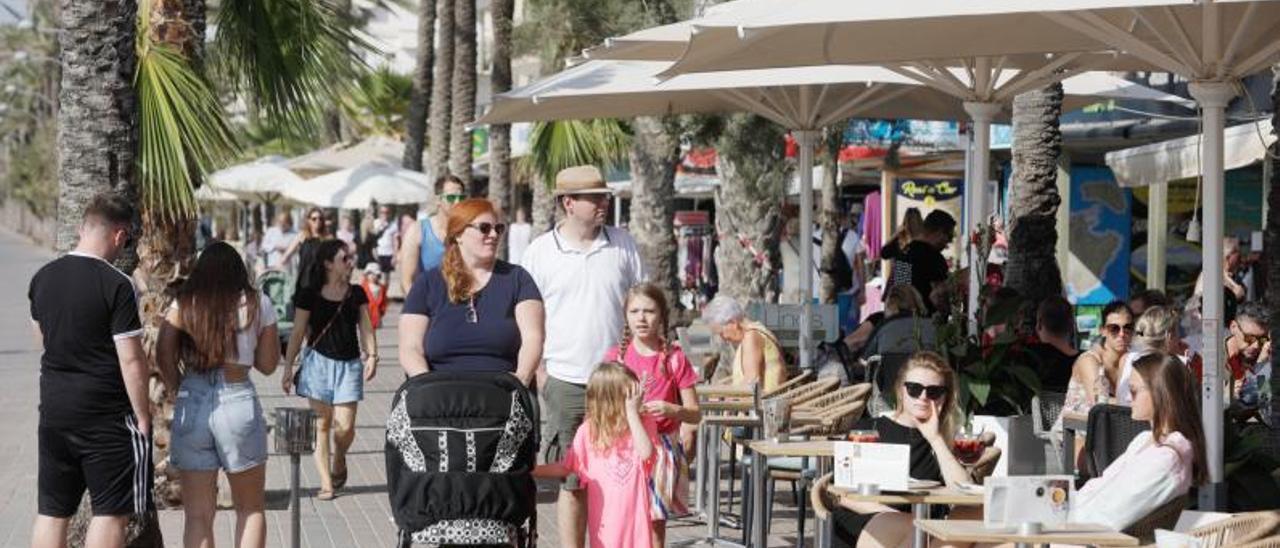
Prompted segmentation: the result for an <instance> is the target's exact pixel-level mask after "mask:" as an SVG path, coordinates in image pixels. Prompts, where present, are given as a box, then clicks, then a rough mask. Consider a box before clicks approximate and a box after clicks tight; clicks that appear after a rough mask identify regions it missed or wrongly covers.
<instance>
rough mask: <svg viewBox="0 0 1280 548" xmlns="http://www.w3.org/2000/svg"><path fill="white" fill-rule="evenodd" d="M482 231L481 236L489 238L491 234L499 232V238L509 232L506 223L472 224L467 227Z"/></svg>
mask: <svg viewBox="0 0 1280 548" xmlns="http://www.w3.org/2000/svg"><path fill="white" fill-rule="evenodd" d="M467 226H469V227H471V228H474V229H476V230H479V231H480V234H482V235H485V236H488V235H489V233H490V232H497V233H498V235H499V236H501V235H502V233H503V232H506V231H507V225H506V224H504V223H472V224H469V225H467Z"/></svg>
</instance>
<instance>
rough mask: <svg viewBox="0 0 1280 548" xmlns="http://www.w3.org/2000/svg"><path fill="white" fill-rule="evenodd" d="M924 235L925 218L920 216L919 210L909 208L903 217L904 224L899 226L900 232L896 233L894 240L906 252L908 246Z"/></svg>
mask: <svg viewBox="0 0 1280 548" xmlns="http://www.w3.org/2000/svg"><path fill="white" fill-rule="evenodd" d="M923 234H924V216H923V215H921V214H920V210H919V209H916V208H914V207H912V208H908V209H907V212H906V213H905V214H904V215H903V216H902V224H901V225H900V226H898V231H897V232H896V233H894V235H893V238H894V239H895V240H897V241H898V246H899V247H901V248H903V249H904V250H905V249H906V247H907V244H910V243H911V241H912V240H914V239H916V238H918V237H920V236H921V235H923Z"/></svg>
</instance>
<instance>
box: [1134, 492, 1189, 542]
mask: <svg viewBox="0 0 1280 548" xmlns="http://www.w3.org/2000/svg"><path fill="white" fill-rule="evenodd" d="M1186 507H1187V497H1175V498H1174V499H1173V500H1171V501H1169V502H1166V503H1164V504H1162V505H1160V507H1159V508H1156V509H1155V510H1152V511H1151V513H1150V514H1147V515H1146V516H1143V518H1142V519H1140V520H1138V521H1137V522H1136V523H1134V524H1133V525H1130V526H1128V527H1125V529H1124V534H1126V535H1129V536H1131V537H1134V538H1137V539H1138V542H1142V543H1151V542H1155V539H1156V529H1173V527H1174V526H1175V525H1177V524H1178V516H1180V515H1182V511H1183V510H1184V509H1186Z"/></svg>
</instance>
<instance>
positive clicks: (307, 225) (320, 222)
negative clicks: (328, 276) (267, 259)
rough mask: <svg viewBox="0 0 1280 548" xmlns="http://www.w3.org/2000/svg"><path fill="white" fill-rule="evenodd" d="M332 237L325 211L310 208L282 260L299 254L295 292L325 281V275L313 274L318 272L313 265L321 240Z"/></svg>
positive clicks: (287, 260)
mask: <svg viewBox="0 0 1280 548" xmlns="http://www.w3.org/2000/svg"><path fill="white" fill-rule="evenodd" d="M332 239H333V234H332V231H330V230H329V221H328V219H326V218H325V216H324V212H323V211H321V210H320V208H318V207H313V208H311V209H310V210H308V211H307V220H306V222H304V223H302V231H301V232H299V233H298V237H297V238H296V239H294V240H293V243H291V244H289V249H286V250H285V252H284V258H282V259H281V260H280V263H281V264H288V262H289V258H290V257H293V254H294V253H297V254H298V279H297V281H296V282H295V285H294V292H295V293H297V292H298V291H299V290H301V289H303V288H308V287H311V286H315V285H319V284H322V283H324V276H315V277H313V276H312V274H313V273H314V272H316V270H315V269H313V268H312V265H314V264H315V262H316V252H317V251H318V250H319V249H320V244H321V242H324V241H326V240H332ZM295 320H296V318H295Z"/></svg>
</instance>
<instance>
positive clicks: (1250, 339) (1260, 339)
mask: <svg viewBox="0 0 1280 548" xmlns="http://www.w3.org/2000/svg"><path fill="white" fill-rule="evenodd" d="M1269 340H1271V337H1269V336H1267V335H1254V334H1252V333H1245V332H1244V331H1243V330H1242V331H1240V341H1241V342H1243V343H1244V345H1245V346H1253V345H1254V344H1255V343H1256V344H1267V341H1269Z"/></svg>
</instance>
